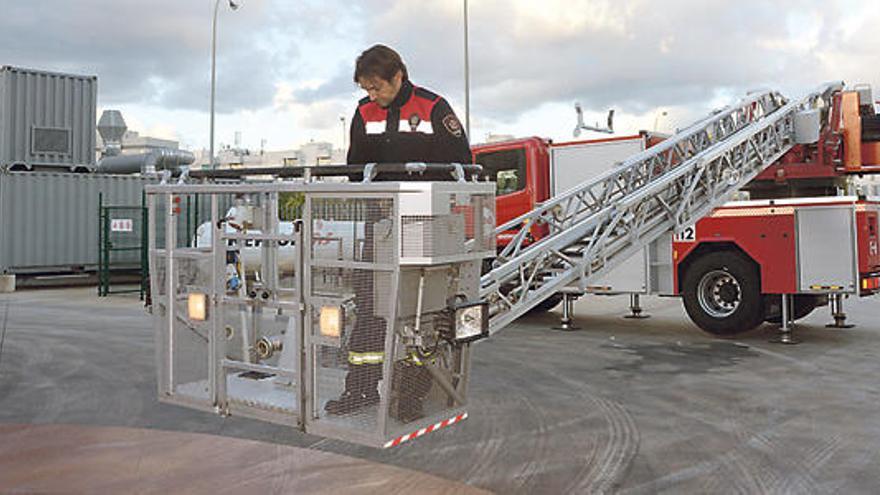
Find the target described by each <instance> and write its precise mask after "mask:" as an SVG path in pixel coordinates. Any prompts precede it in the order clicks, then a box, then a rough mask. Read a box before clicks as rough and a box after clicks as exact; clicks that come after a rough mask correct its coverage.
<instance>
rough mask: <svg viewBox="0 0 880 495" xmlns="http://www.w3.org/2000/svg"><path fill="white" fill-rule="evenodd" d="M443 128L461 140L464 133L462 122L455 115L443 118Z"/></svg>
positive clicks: (451, 114)
mask: <svg viewBox="0 0 880 495" xmlns="http://www.w3.org/2000/svg"><path fill="white" fill-rule="evenodd" d="M443 127H445V128H446V130H447V131H449V134H452V135H453V136H455V137H457V138H460V137H461V136H462V134H463V133H464V131H463V130H462V128H461V122H460V121H459V120H458V117H456V116H455V114H454V113H450V114H449V115H447V116H446V117H443Z"/></svg>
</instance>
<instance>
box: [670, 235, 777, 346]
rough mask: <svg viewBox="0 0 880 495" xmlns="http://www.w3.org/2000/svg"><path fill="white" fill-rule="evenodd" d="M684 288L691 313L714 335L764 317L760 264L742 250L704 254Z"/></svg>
mask: <svg viewBox="0 0 880 495" xmlns="http://www.w3.org/2000/svg"><path fill="white" fill-rule="evenodd" d="M683 289H684V290H683V292H684V293H683V297H684V307H685V310H686V311H687V313H688V316H690V318H691V320H692V321H693V322H694V323H695V324H696V325H697V326H698V327H700V328H702V329H703V330H705V331H706V332H709V333H711V334H712V335H717V336H721V337H730V336H733V335H737V334H740V333H743V332H747V331H749V330H751V329H753V328H755V327H756V326H758V325H760V324H761V322H762V321H763V320H764V304H763V302H764V301H763V298H762V297H761V277H760V274H759V273H758V267H757V265H755V263H754V262H752V261H751V260H750V259H748V258H746V257H745V256H743V255H742V254H740V253H737V252H731V251H723V252H715V253H709V254H706V255H703V256H701V257H700V258H698V259H697V260H696V261H694V263H693V264H692V265H691V266H690V268H688V270H687V272H686V273H685V274H684V280H683Z"/></svg>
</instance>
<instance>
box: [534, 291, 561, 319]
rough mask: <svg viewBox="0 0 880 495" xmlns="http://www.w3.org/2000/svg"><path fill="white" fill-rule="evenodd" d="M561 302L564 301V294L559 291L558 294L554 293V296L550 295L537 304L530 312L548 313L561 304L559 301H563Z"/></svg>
mask: <svg viewBox="0 0 880 495" xmlns="http://www.w3.org/2000/svg"><path fill="white" fill-rule="evenodd" d="M561 302H562V294H560V293H559V292H557V293H556V294H553V295H552V296H550V297H548V298H547V299H544V300H543V301H541V303H540V304H538V305H537V306H535V307H534V308H532V309H530V310H529V314H538V313H546V312H547V311H550V310H551V309H553V308H555V307H556V306H559V303H561Z"/></svg>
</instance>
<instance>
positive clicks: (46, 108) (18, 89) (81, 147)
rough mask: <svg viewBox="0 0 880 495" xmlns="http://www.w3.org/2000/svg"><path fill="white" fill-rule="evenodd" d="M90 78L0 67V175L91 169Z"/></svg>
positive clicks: (93, 87) (94, 81) (94, 83)
mask: <svg viewBox="0 0 880 495" xmlns="http://www.w3.org/2000/svg"><path fill="white" fill-rule="evenodd" d="M97 95H98V78H97V77H96V76H78V75H72V74H60V73H55V72H45V71H38V70H31V69H22V68H19V67H10V66H2V67H0V169H9V168H12V169H13V170H19V169H21V170H32V169H34V168H39V169H50V168H62V169H64V170H70V171H75V170H80V171H86V170H88V171H91V170H94V168H95V122H96V115H95V113H96V105H97Z"/></svg>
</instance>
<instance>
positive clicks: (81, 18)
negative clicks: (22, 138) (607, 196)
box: [0, 0, 880, 149]
mask: <svg viewBox="0 0 880 495" xmlns="http://www.w3.org/2000/svg"><path fill="white" fill-rule="evenodd" d="M241 1H242V3H243V7H242V8H241V9H239V10H237V11H235V12H233V11H231V10H229V9H228V8H225V2H226V0H223V4H224V8H223V9H222V10H221V13H220V23H219V25H220V29H219V41H218V60H217V67H218V91H217V108H218V120H217V141H218V142H219V143H227V144H228V143H231V142H232V141H233V139H234V138H233V136H234V134H235V132H236V131H240V132H241V135H242V144H243V145H244V146H247V147H250V148H254V149H258V148H259V147H260V143H261V141H262V140H265V142H266V148H267V149H287V148H292V147H297V146H299V145H300V144H303V143H305V142H308V141H309V140H316V141H330V142H333V143H334V144H336V145H337V146H339V145H342V139H343V122H342V121H341V119H342V118H344V119H345V120H346V121H348V120H349V119H350V117H351V114H352V113H353V110H354V107H355V105H356V102H357V100H358V99H360V98H361V97H362V96H363V94H362V93H361V92H360V91H359V89H358V88H357V87H356V86H355V84H354V83H353V82H352V80H351V73H352V70H353V60H354V58H355V57H356V56H357V55H358V54H359V53H360V52H361V51H362V50H363V49H364V48H366V47H368V46H370V45H372V44H374V43H379V42H380V43H386V44H389V45H391V46H393V47H395V48H397V49H398V50H399V51H400V52H401V54H402V55H403V57H404V60H405V61H406V62H407V65H408V66H409V69H410V75H411V77H412V79H413V80H414V81H415V82H416V83H417V84H420V85H422V86H425V87H428V88H431V89H433V90H435V91H437V92H439V93H441V94H443V95H444V96H446V97H447V99H449V100H450V102H451V103H452V105H453V107H454V108H455V109H456V111H457V113H458V114H459V116H460V117H462V120H464V56H463V45H464V43H463V34H462V33H463V27H462V18H463V1H462V0H367V1H350V0H345V1H344V0H241ZM213 5H214V1H213V0H149V1H146V0H143V1H135V0H76V1H72V0H32V1H28V2H25V1H20V0H0V12H2V15H0V65H17V66H24V67H30V68H40V69H49V70H61V71H65V72H74V73H84V74H96V75H97V76H98V78H99V112H100V110H102V109H105V108H115V109H119V110H122V112H123V115H124V116H125V118H126V121H127V122H128V124H129V127H130V128H131V129H133V130H136V131H139V132H141V133H145V134H149V135H153V136H157V137H166V138H174V139H178V140H179V141H181V143H182V144H183V145H184V146H186V147H189V148H202V147H207V145H208V121H209V119H208V108H209V89H210V85H209V82H210V49H211V47H210V39H211V13H212V9H213ZM469 7H470V10H469V14H470V15H469V24H470V45H471V46H470V53H471V60H470V62H471V127H472V130H471V135H472V141H474V142H479V141H482V140H484V139H485V137H486V135H487V134H488V133H496V134H514V135H517V136H525V135H538V136H545V137H550V138H553V139H555V140H557V141H560V140H567V139H571V131H572V129H573V127H574V124H575V112H574V109H573V103H574V102H575V101H579V102H581V104H582V106H583V108H584V110H585V113H586V116H587V120H588V122H591V121H601V120H603V119H604V117H603V116H604V114H605V113H606V112H607V110H608V109H609V108H614V109H616V112H617V120H616V123H615V124H616V125H615V127H617V128H618V129H619V131H620V132H621V133H622V132H627V131H635V130H638V129H653V128H654V127H655V125H656V127H657V129H658V130H660V131H664V132H668V131H671V130H673V129H674V128H675V127H677V126H683V125H685V124H687V123H689V122H690V121H692V120H694V119H696V118H697V117H699V116H701V115H703V114H705V113H706V112H708V111H710V110H711V109H712V108H716V107H719V106H722V105H723V104H726V103H728V102H729V101H731V100H733V99H734V98H736V97H738V96H741V95H743V94H745V92H746V91H748V90H750V89H755V88H763V87H772V88H777V89H779V90H781V91H783V92H784V93H785V94H788V95H791V96H796V95H797V94H798V93H799V92H803V91H806V90H808V89H810V88H812V87H814V86H816V85H818V84H819V83H821V82H823V81H828V80H832V79H837V80H840V79H842V80H844V81H846V82H847V83H849V84H854V83H859V82H867V83H872V84H873V85H874V86H875V87H876V88H878V90H880V70H878V69H877V61H878V54H880V29H878V28H877V26H880V2H876V1H869V0H803V1H795V0H777V1H773V2H769V1H766V0H760V1H758V0H739V1H724V0H717V1H712V0H704V1H693V0H671V1H662V2H657V1H648V0H617V1H611V0H541V1H537V0H470V1H469ZM878 93H880V91H878ZM878 98H880V97H878Z"/></svg>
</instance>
